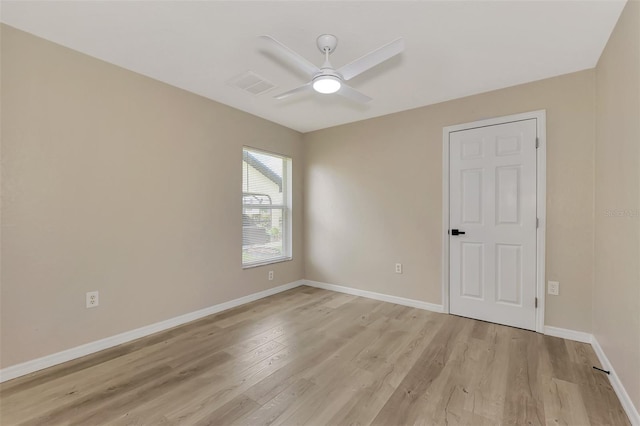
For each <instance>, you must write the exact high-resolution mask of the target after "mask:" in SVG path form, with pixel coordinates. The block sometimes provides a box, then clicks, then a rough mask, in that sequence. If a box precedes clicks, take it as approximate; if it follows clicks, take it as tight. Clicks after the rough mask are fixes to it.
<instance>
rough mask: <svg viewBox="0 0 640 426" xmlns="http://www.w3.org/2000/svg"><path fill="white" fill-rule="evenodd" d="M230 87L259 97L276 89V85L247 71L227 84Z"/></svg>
mask: <svg viewBox="0 0 640 426" xmlns="http://www.w3.org/2000/svg"><path fill="white" fill-rule="evenodd" d="M227 84H229V85H230V86H233V87H236V88H238V89H241V90H244V91H245V92H249V93H251V94H252V95H255V96H258V95H262V94H263V93H266V92H268V91H269V90H271V89H273V88H274V87H276V85H275V84H273V83H271V82H269V81H267V80H266V79H264V78H262V77H260V76H259V75H258V74H256V73H254V72H253V71H247V72H245V73H243V74H240V75H239V76H237V77H234V78H232V79H231V80H229V81H228V82H227Z"/></svg>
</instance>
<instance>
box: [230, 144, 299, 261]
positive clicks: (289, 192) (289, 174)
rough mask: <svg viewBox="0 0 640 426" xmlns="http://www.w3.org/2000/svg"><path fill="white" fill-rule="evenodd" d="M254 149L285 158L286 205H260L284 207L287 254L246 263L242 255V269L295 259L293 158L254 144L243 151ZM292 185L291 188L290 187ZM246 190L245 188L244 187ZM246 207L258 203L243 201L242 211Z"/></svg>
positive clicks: (244, 147) (283, 177)
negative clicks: (255, 146) (251, 203)
mask: <svg viewBox="0 0 640 426" xmlns="http://www.w3.org/2000/svg"><path fill="white" fill-rule="evenodd" d="M245 150H248V151H253V152H258V153H262V154H265V155H271V156H274V157H280V158H282V159H283V160H285V168H284V170H283V173H282V175H283V176H282V192H283V194H284V195H285V196H286V197H287V198H286V199H287V202H286V205H281V204H278V205H270V206H263V205H260V206H259V208H261V209H282V228H283V230H285V235H284V239H283V241H282V247H283V249H284V252H285V255H284V256H280V257H277V258H273V259H269V260H264V261H258V262H251V263H244V262H242V257H241V258H240V262H241V264H242V269H251V268H257V267H259V266H266V265H272V264H274V263H282V262H288V261H291V260H293V188H292V187H293V159H292V158H291V157H289V156H287V155H284V154H280V153H277V152H271V151H266V150H264V149H260V148H254V147H252V146H248V145H245V146H243V147H242V151H245ZM290 186H291V188H290ZM243 191H244V189H243ZM245 207H256V205H250V204H244V203H242V207H241V211H242V209H244V208H245Z"/></svg>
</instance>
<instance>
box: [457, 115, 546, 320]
mask: <svg viewBox="0 0 640 426" xmlns="http://www.w3.org/2000/svg"><path fill="white" fill-rule="evenodd" d="M449 159H450V160H449V161H450V165H449V173H450V175H449V191H450V192H449V200H450V201H449V203H450V206H449V213H450V215H449V228H450V229H449V248H450V249H449V280H450V281H449V292H450V293H449V300H450V302H449V303H450V306H449V309H450V312H451V313H452V314H456V315H462V316H465V317H470V318H476V319H480V320H485V321H490V322H495V323H499V324H506V325H511V326H514V327H520V328H525V329H529V330H535V325H536V311H535V310H536V299H535V298H536V120H535V119H530V120H523V121H516V122H512V123H506V124H498V125H493V126H486V127H480V128H476V129H470V130H462V131H458V132H452V133H450V134H449ZM455 234H457V235H455Z"/></svg>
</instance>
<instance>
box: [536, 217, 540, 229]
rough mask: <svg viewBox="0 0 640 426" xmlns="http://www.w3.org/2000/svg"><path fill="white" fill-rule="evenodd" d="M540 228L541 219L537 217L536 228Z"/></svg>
mask: <svg viewBox="0 0 640 426" xmlns="http://www.w3.org/2000/svg"><path fill="white" fill-rule="evenodd" d="M538 228H540V219H538V218H537V217H536V229H538Z"/></svg>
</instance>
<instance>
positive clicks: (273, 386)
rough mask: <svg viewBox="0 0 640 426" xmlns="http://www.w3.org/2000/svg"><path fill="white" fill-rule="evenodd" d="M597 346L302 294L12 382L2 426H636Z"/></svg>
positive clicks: (2, 402) (2, 391) (0, 390)
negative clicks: (601, 367)
mask: <svg viewBox="0 0 640 426" xmlns="http://www.w3.org/2000/svg"><path fill="white" fill-rule="evenodd" d="M593 365H596V366H599V363H598V361H597V358H596V356H595V354H594V352H593V350H592V349H591V347H590V346H589V345H587V344H583V343H577V342H572V341H568V340H563V339H559V338H555V337H547V336H543V335H540V334H536V333H533V332H529V331H524V330H519V329H515V328H510V327H504V326H500V325H495V324H490V323H485V322H481V321H475V320H471V319H466V318H461V317H456V316H452V315H443V314H435V313H431V312H427V311H422V310H418V309H413V308H408V307H404V306H399V305H394V304H391V303H385V302H378V301H375V300H370V299H364V298H360V297H355V296H349V295H345V294H340V293H334V292H330V291H325V290H320V289H315V288H310V287H299V288H296V289H293V290H290V291H287V292H284V293H280V294H278V295H275V296H271V297H269V298H266V299H262V300H260V301H257V302H254V303H251V304H248V305H244V306H241V307H238V308H235V309H232V310H229V311H225V312H222V313H219V314H217V315H212V316H210V317H207V318H204V319H201V320H199V321H196V322H193V323H190V324H187V325H184V326H181V327H177V328H175V329H172V330H168V331H166V332H162V333H158V334H156V335H153V336H150V337H147V338H144V339H140V340H137V341H134V342H132V343H128V344H125V345H121V346H118V347H115V348H112V349H109V350H105V351H102V352H99V353H96V354H93V355H90V356H87V357H84V358H81V359H78V360H75V361H71V362H68V363H66V364H62V365H59V366H55V367H52V368H49V369H47V370H43V371H41V372H37V373H34V374H31V375H29V376H25V377H22V378H19V379H15V380H12V381H9V382H6V383H4V384H2V385H1V386H0V409H1V410H2V411H1V414H0V416H1V417H0V419H1V420H2V425H13V424H26V425H58V424H74V425H102V424H116V425H164V424H189V425H190V424H196V425H207V424H212V425H231V424H234V425H235V424H238V425H262V424H273V425H295V424H310V425H324V424H329V425H342V424H344V425H347V424H375V425H383V426H391V425H405V424H416V423H417V424H447V425H454V424H468V425H484V424H575V425H587V424H593V425H605V424H606V425H625V424H629V422H628V419H627V417H626V416H625V414H624V411H623V410H622V407H621V406H620V403H619V401H618V399H617V397H616V395H615V393H614V392H613V390H612V388H611V386H610V385H609V382H608V380H607V378H606V377H605V375H604V374H603V373H600V372H597V371H595V370H593V369H592V366H593Z"/></svg>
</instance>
